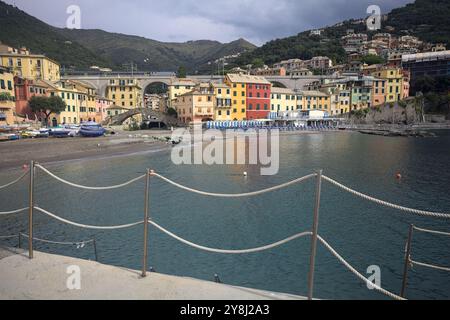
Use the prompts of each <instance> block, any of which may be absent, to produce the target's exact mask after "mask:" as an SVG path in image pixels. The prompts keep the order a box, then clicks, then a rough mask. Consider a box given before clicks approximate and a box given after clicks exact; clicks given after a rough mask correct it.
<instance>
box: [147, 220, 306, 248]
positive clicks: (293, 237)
mask: <svg viewBox="0 0 450 320" xmlns="http://www.w3.org/2000/svg"><path fill="white" fill-rule="evenodd" d="M148 223H150V224H151V225H153V226H154V227H155V228H157V229H159V230H160V231H162V232H163V233H165V234H167V235H168V236H170V237H172V238H174V239H175V240H178V241H179V242H181V243H184V244H186V245H188V246H190V247H193V248H196V249H199V250H202V251H207V252H212V253H221V254H247V253H256V252H261V251H266V250H269V249H273V248H276V247H279V246H281V245H283V244H286V243H289V242H291V241H293V240H296V239H299V238H302V237H305V236H309V235H311V234H312V233H311V232H310V231H308V232H302V233H298V234H296V235H293V236H292V237H289V238H286V239H284V240H281V241H278V242H275V243H272V244H269V245H266V246H262V247H257V248H252V249H244V250H223V249H214V248H209V247H204V246H201V245H198V244H195V243H193V242H190V241H188V240H186V239H183V238H181V237H179V236H177V235H176V234H174V233H172V232H170V231H168V230H167V229H165V228H163V227H161V226H160V225H159V224H157V223H156V222H154V221H152V220H149V221H148Z"/></svg>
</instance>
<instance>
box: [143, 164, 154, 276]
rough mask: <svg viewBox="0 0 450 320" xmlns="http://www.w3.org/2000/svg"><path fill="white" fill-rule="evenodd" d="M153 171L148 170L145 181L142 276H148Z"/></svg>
mask: <svg viewBox="0 0 450 320" xmlns="http://www.w3.org/2000/svg"><path fill="white" fill-rule="evenodd" d="M152 173H153V171H150V170H147V177H146V182H145V201H144V254H143V262H142V277H143V278H145V277H146V276H147V263H148V261H147V259H148V258H147V255H148V219H149V193H150V176H151V175H152Z"/></svg>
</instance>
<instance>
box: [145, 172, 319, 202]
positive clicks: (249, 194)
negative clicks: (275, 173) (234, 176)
mask: <svg viewBox="0 0 450 320" xmlns="http://www.w3.org/2000/svg"><path fill="white" fill-rule="evenodd" d="M152 176H153V177H157V178H159V179H161V180H163V181H165V182H167V183H169V184H171V185H173V186H175V187H177V188H179V189H182V190H185V191H189V192H192V193H196V194H200V195H203V196H209V197H216V198H247V197H254V196H258V195H261V194H265V193H268V192H273V191H276V190H280V189H284V188H287V187H289V186H292V185H295V184H298V183H301V182H304V181H306V180H309V179H311V178H314V177H315V176H317V174H315V173H313V174H310V175H307V176H304V177H302V178H298V179H295V180H292V181H290V182H286V183H283V184H280V185H277V186H274V187H271V188H267V189H263V190H259V191H254V192H247V193H236V194H226V193H211V192H205V191H200V190H196V189H193V188H189V187H186V186H183V185H181V184H179V183H177V182H175V181H172V180H170V179H168V178H166V177H164V176H162V175H160V174H157V173H152Z"/></svg>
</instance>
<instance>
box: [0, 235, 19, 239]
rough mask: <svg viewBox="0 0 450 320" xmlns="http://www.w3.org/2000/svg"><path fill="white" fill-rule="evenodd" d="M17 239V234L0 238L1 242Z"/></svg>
mask: <svg viewBox="0 0 450 320" xmlns="http://www.w3.org/2000/svg"><path fill="white" fill-rule="evenodd" d="M17 237H19V235H18V234H13V235H10V236H0V239H1V240H3V239H14V238H17Z"/></svg>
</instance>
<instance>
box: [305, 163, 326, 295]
mask: <svg viewBox="0 0 450 320" xmlns="http://www.w3.org/2000/svg"><path fill="white" fill-rule="evenodd" d="M322 172H323V171H322V170H319V171H318V172H317V182H316V202H315V206H314V220H313V230H312V238H311V256H310V264H309V277H308V299H309V300H312V299H313V292H314V271H315V264H316V252H317V236H318V230H319V209H320V195H321V192H322Z"/></svg>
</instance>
